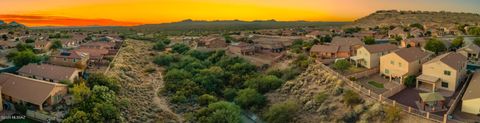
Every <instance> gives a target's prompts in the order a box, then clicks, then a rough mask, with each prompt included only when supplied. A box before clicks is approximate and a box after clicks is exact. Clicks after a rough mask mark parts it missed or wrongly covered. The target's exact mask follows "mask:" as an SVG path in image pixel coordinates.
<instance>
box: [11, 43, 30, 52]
mask: <svg viewBox="0 0 480 123" xmlns="http://www.w3.org/2000/svg"><path fill="white" fill-rule="evenodd" d="M15 48H17V50H18V51H20V52H21V51H26V50H30V51H33V46H32V45H28V44H24V43H19V44H17V46H15Z"/></svg>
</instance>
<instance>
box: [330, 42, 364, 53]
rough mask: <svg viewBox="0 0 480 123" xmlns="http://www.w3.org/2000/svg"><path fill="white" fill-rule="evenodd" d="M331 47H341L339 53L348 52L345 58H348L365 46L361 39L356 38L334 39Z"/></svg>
mask: <svg viewBox="0 0 480 123" xmlns="http://www.w3.org/2000/svg"><path fill="white" fill-rule="evenodd" d="M330 45H336V46H339V51H341V52H348V54H347V55H346V56H345V57H342V58H348V57H350V56H352V55H354V54H356V52H357V49H358V48H360V47H362V46H363V45H365V44H364V43H363V41H362V40H361V39H360V38H355V37H334V38H333V39H332V42H331V43H330Z"/></svg>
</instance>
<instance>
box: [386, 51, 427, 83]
mask: <svg viewBox="0 0 480 123" xmlns="http://www.w3.org/2000/svg"><path fill="white" fill-rule="evenodd" d="M430 55H431V54H430V53H427V52H424V51H422V50H421V49H420V48H402V49H400V50H397V51H395V52H392V53H389V54H387V55H384V56H381V57H380V74H381V75H383V76H386V77H388V78H389V79H390V80H392V79H399V81H400V83H403V79H404V78H405V77H407V76H409V75H417V74H419V73H420V70H421V67H422V64H423V63H425V62H426V61H427V60H428V58H429V56H430Z"/></svg>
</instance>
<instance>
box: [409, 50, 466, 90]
mask: <svg viewBox="0 0 480 123" xmlns="http://www.w3.org/2000/svg"><path fill="white" fill-rule="evenodd" d="M466 74H467V57H465V56H463V55H461V54H459V53H455V52H450V53H445V54H442V55H440V56H437V57H435V58H433V59H432V60H430V61H428V62H426V63H424V64H423V65H422V75H420V76H418V77H417V88H418V87H419V86H420V85H423V87H425V88H428V89H429V90H432V91H436V90H437V89H442V90H447V91H452V92H453V91H455V89H456V88H457V86H458V85H460V84H461V82H462V81H463V80H464V79H465V75H466ZM424 84H425V85H424Z"/></svg>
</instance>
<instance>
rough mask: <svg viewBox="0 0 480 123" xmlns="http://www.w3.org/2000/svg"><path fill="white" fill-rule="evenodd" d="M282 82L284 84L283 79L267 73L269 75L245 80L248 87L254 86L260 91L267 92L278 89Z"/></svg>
mask: <svg viewBox="0 0 480 123" xmlns="http://www.w3.org/2000/svg"><path fill="white" fill-rule="evenodd" d="M282 84H283V80H281V79H279V78H277V77H276V76H273V75H267V76H263V75H261V76H258V77H255V78H251V79H248V80H247V81H246V82H245V86H246V87H249V88H254V89H256V90H257V91H259V92H260V93H266V92H268V91H270V90H274V89H277V88H279V87H280V86H281V85H282Z"/></svg>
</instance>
